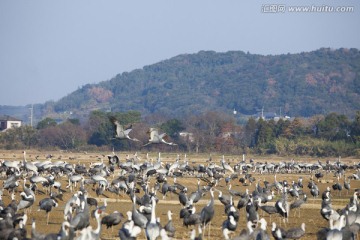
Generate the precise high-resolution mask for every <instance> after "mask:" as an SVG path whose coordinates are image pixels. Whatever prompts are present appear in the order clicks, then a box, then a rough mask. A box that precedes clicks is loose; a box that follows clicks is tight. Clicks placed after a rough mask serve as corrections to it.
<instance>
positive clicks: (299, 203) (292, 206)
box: [290, 194, 307, 218]
mask: <svg viewBox="0 0 360 240" xmlns="http://www.w3.org/2000/svg"><path fill="white" fill-rule="evenodd" d="M306 201H307V196H306V194H304V197H303V199H296V200H295V201H294V202H292V203H291V204H290V210H292V209H295V211H296V210H298V211H299V218H300V208H301V206H302V205H303V204H304V203H306ZM295 215H296V212H295V213H294V216H295Z"/></svg>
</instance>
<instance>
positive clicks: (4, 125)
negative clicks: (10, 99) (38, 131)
mask: <svg viewBox="0 0 360 240" xmlns="http://www.w3.org/2000/svg"><path fill="white" fill-rule="evenodd" d="M21 123H22V121H21V120H19V119H17V118H14V117H11V116H7V115H5V116H0V131H6V130H7V129H9V128H16V127H21Z"/></svg>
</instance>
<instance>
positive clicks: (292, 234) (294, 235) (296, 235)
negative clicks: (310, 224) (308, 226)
mask: <svg viewBox="0 0 360 240" xmlns="http://www.w3.org/2000/svg"><path fill="white" fill-rule="evenodd" d="M304 235H305V223H302V224H301V227H295V228H290V229H288V230H287V231H286V232H285V236H286V238H288V239H300V238H301V237H302V236H304Z"/></svg>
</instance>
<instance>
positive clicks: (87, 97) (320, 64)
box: [52, 48, 360, 117]
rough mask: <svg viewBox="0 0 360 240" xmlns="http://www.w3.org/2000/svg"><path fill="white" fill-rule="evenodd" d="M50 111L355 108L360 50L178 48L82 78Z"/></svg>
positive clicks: (300, 112) (301, 112)
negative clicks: (107, 75) (151, 60)
mask: <svg viewBox="0 0 360 240" xmlns="http://www.w3.org/2000/svg"><path fill="white" fill-rule="evenodd" d="M52 107H53V109H54V110H55V111H56V112H63V111H70V110H71V111H74V112H75V113H76V112H79V111H82V112H86V111H90V110H94V109H103V110H105V109H109V108H111V109H112V111H121V112H123V111H128V110H135V111H140V112H141V113H142V114H144V115H146V114H149V113H154V112H159V113H165V114H170V115H171V116H174V117H176V116H184V115H187V114H192V113H196V112H203V111H213V110H215V111H227V112H228V113H229V112H231V111H232V110H233V109H236V110H237V111H238V112H239V113H242V114H246V115H250V114H255V113H256V112H258V111H259V109H261V108H262V107H264V109H265V111H278V110H279V108H280V107H281V108H282V111H283V114H288V115H290V116H312V115H315V114H327V113H329V112H338V113H341V114H346V115H353V114H354V113H355V111H356V110H359V109H360V52H359V50H357V49H337V50H333V49H327V48H323V49H320V50H317V51H313V52H304V53H299V54H284V55H275V56H273V55H267V56H264V55H257V54H250V53H244V52H241V51H231V52H225V53H217V52H213V51H201V52H199V53H196V54H183V55H179V56H176V57H173V58H171V59H168V60H165V61H161V62H159V63H156V64H153V65H149V66H145V67H143V69H137V70H134V71H131V72H124V73H122V74H118V75H117V76H116V77H114V78H113V79H111V80H108V81H104V82H101V83H99V84H88V85H85V86H83V87H81V88H79V89H78V90H76V91H75V92H73V93H71V94H69V95H68V96H66V97H64V98H62V99H60V100H59V101H58V102H56V103H55V104H54V105H53V106H52Z"/></svg>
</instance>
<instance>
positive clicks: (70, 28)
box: [0, 0, 360, 106]
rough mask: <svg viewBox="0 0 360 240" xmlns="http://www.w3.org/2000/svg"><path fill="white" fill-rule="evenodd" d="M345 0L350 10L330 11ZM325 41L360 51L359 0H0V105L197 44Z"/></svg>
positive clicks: (284, 49)
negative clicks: (296, 9) (308, 9)
mask: <svg viewBox="0 0 360 240" xmlns="http://www.w3.org/2000/svg"><path fill="white" fill-rule="evenodd" d="M274 3H275V4H280V5H279V6H278V5H277V6H276V7H278V10H276V8H274V6H270V5H268V4H274ZM292 6H305V7H306V6H310V7H313V9H311V10H312V11H318V12H302V13H299V12H298V13H294V12H291V9H290V8H291V7H292ZM319 6H320V7H322V8H321V9H320V8H315V7H319ZM344 6H350V7H353V11H352V12H341V13H340V12H329V11H330V10H332V9H331V7H333V11H336V10H338V11H339V10H343V11H344V10H345V8H340V9H336V7H344ZM283 7H285V8H283ZM329 8H330V10H329ZM269 11H278V12H277V13H269ZM279 11H280V12H279ZM321 11H322V12H321ZM321 47H331V48H340V47H344V48H358V49H360V1H358V0H353V1H349V0H322V1H321V0H312V1H304V0H276V1H274V0H270V1H269V0H261V1H259V0H247V1H245V0H216V1H211V0H161V1H160V0H127V1H124V0H56V1H55V0H54V1H52V0H31V1H30V0H0V82H1V86H0V105H14V106H16V105H25V104H30V103H44V102H45V101H48V100H55V101H56V100H59V99H60V98H61V97H63V96H66V95H67V94H69V93H71V92H72V91H74V90H76V89H77V88H79V87H81V86H83V85H85V84H87V83H98V82H101V81H104V80H109V79H111V78H112V77H114V76H115V75H116V74H118V73H122V72H124V71H128V72H129V71H132V70H134V69H137V68H142V67H143V66H145V65H151V64H153V63H156V62H159V61H161V60H165V59H169V58H171V57H174V56H176V55H179V54H184V53H196V52H198V51H200V50H214V51H217V52H226V51H229V50H242V51H245V52H247V51H249V52H250V53H257V54H282V53H285V54H286V53H299V52H303V51H313V50H316V49H319V48H321Z"/></svg>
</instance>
